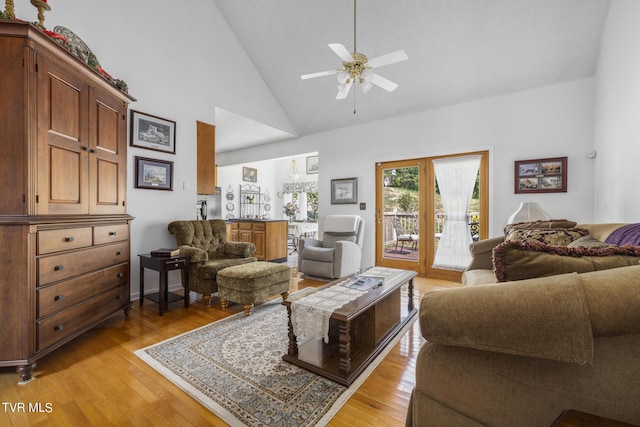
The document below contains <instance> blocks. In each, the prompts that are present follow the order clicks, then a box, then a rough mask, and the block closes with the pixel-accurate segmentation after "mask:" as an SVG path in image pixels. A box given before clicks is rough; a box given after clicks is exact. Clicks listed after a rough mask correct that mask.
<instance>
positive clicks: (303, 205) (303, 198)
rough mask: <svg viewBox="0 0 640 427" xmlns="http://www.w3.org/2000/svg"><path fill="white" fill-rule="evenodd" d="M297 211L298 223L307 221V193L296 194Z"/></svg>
mask: <svg viewBox="0 0 640 427" xmlns="http://www.w3.org/2000/svg"><path fill="white" fill-rule="evenodd" d="M298 209H299V210H300V213H299V214H298V216H297V217H296V219H297V220H298V221H306V220H307V193H298Z"/></svg>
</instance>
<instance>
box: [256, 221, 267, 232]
mask: <svg viewBox="0 0 640 427" xmlns="http://www.w3.org/2000/svg"><path fill="white" fill-rule="evenodd" d="M253 229H254V230H256V231H264V230H266V229H267V224H265V223H264V222H256V223H254V224H253Z"/></svg>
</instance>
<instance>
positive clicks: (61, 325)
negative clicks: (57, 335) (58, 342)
mask: <svg viewBox="0 0 640 427" xmlns="http://www.w3.org/2000/svg"><path fill="white" fill-rule="evenodd" d="M63 329H64V325H63V324H59V325H56V326H55V327H54V328H53V330H54V331H56V332H60V331H61V330H63Z"/></svg>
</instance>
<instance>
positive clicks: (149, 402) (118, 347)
mask: <svg viewBox="0 0 640 427" xmlns="http://www.w3.org/2000/svg"><path fill="white" fill-rule="evenodd" d="M323 284H324V282H320V281H315V280H308V279H307V280H304V279H297V278H292V283H291V291H292V292H295V291H296V290H299V289H303V288H305V287H309V286H314V287H315V286H321V285H323ZM415 286H416V290H417V292H418V294H419V295H420V296H422V295H423V294H424V293H426V292H429V291H433V290H438V289H443V288H449V287H456V286H459V284H455V283H452V282H446V281H441V280H432V279H426V278H421V277H418V278H416V280H415ZM192 295H193V297H198V298H197V299H192V304H191V307H190V308H189V309H184V307H183V306H182V302H176V303H172V304H171V305H170V306H169V311H167V312H165V314H164V316H162V317H160V316H158V310H157V305H156V304H154V303H153V302H151V301H148V300H145V302H144V305H143V307H140V306H139V303H138V301H134V303H133V309H132V310H131V313H130V315H129V318H125V316H124V314H122V313H118V314H116V315H115V316H113V317H112V318H110V319H108V320H107V321H105V322H104V323H103V324H101V325H100V326H98V327H96V328H94V329H93V330H91V331H89V332H87V333H85V334H84V335H82V336H80V337H78V338H76V339H75V340H73V341H72V342H70V343H69V344H67V345H66V346H64V347H62V348H60V349H58V350H57V351H55V352H53V353H51V354H49V355H47V356H45V357H44V358H42V359H40V360H39V361H38V367H37V369H36V379H35V380H34V381H31V382H29V383H28V384H25V385H18V384H17V382H18V381H19V380H20V378H19V376H18V375H17V374H16V373H15V369H14V368H0V401H2V407H0V425H2V426H21V427H22V426H34V425H38V426H49V425H51V426H224V425H226V424H225V423H224V422H222V421H221V420H220V419H219V418H217V417H216V416H215V415H214V414H212V413H211V412H209V411H208V410H207V409H206V408H204V407H203V406H202V405H200V404H199V403H198V402H197V401H195V400H193V399H192V398H191V397H189V396H188V395H187V394H186V393H184V392H183V391H182V390H180V389H179V388H178V387H176V386H175V385H173V384H172V383H171V382H169V381H168V380H167V379H165V378H164V377H163V376H161V375H160V374H158V373H157V372H156V371H155V370H154V369H153V368H151V367H149V366H148V365H147V364H146V363H144V362H143V361H142V360H140V359H138V357H137V356H135V355H134V354H133V352H134V351H135V350H137V349H140V348H142V347H146V346H149V345H151V344H154V343H157V342H159V341H162V340H165V339H167V338H171V337H173V336H175V335H178V334H181V333H183V332H187V331H190V330H192V329H195V328H197V327H199V326H202V325H205V324H207V323H210V322H213V321H215V320H219V319H222V318H224V317H226V316H229V315H230V314H233V313H237V312H239V311H241V310H242V309H241V307H240V306H238V305H233V306H231V307H229V308H228V309H226V310H221V309H220V308H219V307H220V305H219V301H218V300H217V299H216V298H213V299H212V305H211V307H206V306H204V305H203V304H202V301H201V300H200V299H199V295H196V294H192ZM423 343H424V339H423V338H422V336H421V335H420V328H419V325H418V322H416V323H415V324H414V325H413V327H412V328H411V329H410V331H409V332H407V334H406V335H405V336H404V337H403V338H402V340H401V341H400V342H399V343H398V344H397V345H396V346H395V347H394V348H393V350H392V351H391V352H390V353H389V354H388V355H387V357H385V359H384V361H383V362H382V363H381V364H380V365H378V367H377V368H376V369H375V371H374V372H373V373H372V374H371V375H370V376H369V378H367V380H366V381H365V382H364V383H363V384H362V386H360V388H359V389H358V391H357V392H356V393H355V394H354V395H353V396H352V397H351V398H350V399H349V401H348V402H347V403H346V404H345V405H344V406H343V407H342V409H341V410H340V411H339V412H338V413H337V415H336V416H335V417H334V418H333V419H332V420H331V422H330V424H329V425H330V426H381V425H384V426H403V425H404V421H405V416H406V412H407V407H408V402H409V396H410V394H411V390H412V389H413V386H414V381H415V359H416V356H417V354H418V351H419V349H420V347H421V346H422V344H423ZM20 404H23V405H24V409H22V408H21V407H20ZM30 404H31V409H32V411H29V409H30V408H29V405H30ZM33 409H39V410H37V411H35V412H34V411H33Z"/></svg>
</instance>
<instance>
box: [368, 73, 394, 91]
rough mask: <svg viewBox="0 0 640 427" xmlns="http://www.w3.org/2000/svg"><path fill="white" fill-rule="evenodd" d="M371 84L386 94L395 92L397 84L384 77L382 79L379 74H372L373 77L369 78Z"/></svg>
mask: <svg viewBox="0 0 640 427" xmlns="http://www.w3.org/2000/svg"><path fill="white" fill-rule="evenodd" d="M371 83H372V84H374V85H376V86H378V87H381V88H382V89H384V90H386V91H387V92H393V91H394V90H396V89H397V88H398V84H397V83H394V82H392V81H391V80H389V79H386V78H384V77H382V76H381V75H379V74H374V75H373V77H372V78H371Z"/></svg>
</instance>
